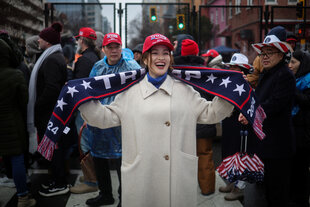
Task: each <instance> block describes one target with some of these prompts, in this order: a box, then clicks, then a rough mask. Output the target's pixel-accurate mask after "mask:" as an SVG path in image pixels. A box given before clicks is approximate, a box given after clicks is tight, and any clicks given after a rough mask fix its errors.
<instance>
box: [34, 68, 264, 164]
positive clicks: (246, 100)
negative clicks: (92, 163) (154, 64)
mask: <svg viewBox="0 0 310 207" xmlns="http://www.w3.org/2000/svg"><path fill="white" fill-rule="evenodd" d="M145 73H146V70H145V69H143V68H141V69H139V70H132V71H126V72H121V73H118V74H108V75H102V76H96V77H93V78H83V79H76V80H71V81H69V82H68V83H67V84H66V85H65V86H64V87H63V88H62V90H61V92H60V95H59V97H58V100H57V104H56V106H55V108H54V111H53V113H52V116H51V118H50V120H49V122H48V126H47V129H46V131H45V134H44V137H43V139H42V141H41V142H40V144H39V145H38V151H39V152H40V153H41V154H42V155H43V156H44V157H45V158H46V159H47V160H51V159H52V157H53V152H54V150H55V149H57V142H58V141H59V139H60V138H61V137H62V136H63V135H64V134H67V133H68V132H69V130H70V129H69V128H68V124H69V123H70V121H71V120H72V116H73V114H74V112H75V111H76V110H77V109H78V107H79V106H80V105H81V104H83V103H85V102H87V101H90V100H98V99H102V98H106V97H109V96H114V95H116V94H118V93H121V92H123V91H124V90H127V89H128V88H130V87H131V86H133V85H134V84H136V83H138V82H139V81H140V80H142V79H143V77H144V75H145ZM171 75H172V76H173V77H174V78H176V79H179V80H180V81H182V82H184V83H186V84H189V85H191V86H193V87H194V88H195V89H196V90H199V91H205V92H208V93H210V94H213V95H215V96H219V97H221V98H223V99H225V100H226V101H228V102H230V103H231V104H233V105H234V106H235V107H236V108H237V109H238V110H239V111H240V112H241V113H242V114H243V115H244V116H245V117H246V118H247V119H248V121H249V123H250V124H251V125H252V126H253V129H254V131H255V133H256V135H257V136H258V138H260V139H263V138H264V137H265V134H264V132H263V131H262V122H263V120H264V119H265V118H266V115H265V113H264V110H263V109H262V107H261V106H260V105H259V104H258V102H257V100H256V98H255V94H254V91H253V89H252V88H251V87H250V85H249V84H248V83H247V81H246V80H245V79H244V78H243V76H242V73H240V72H236V71H231V70H223V69H214V68H205V67H194V66H175V67H174V70H173V71H172V74H171Z"/></svg>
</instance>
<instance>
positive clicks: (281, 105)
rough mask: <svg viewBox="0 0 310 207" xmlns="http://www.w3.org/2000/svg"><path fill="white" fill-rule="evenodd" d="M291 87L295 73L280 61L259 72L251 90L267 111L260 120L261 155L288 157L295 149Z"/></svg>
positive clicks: (293, 84) (292, 93) (259, 153)
mask: <svg viewBox="0 0 310 207" xmlns="http://www.w3.org/2000/svg"><path fill="white" fill-rule="evenodd" d="M295 89H296V83H295V77H294V75H293V74H292V72H291V71H290V70H289V68H288V67H287V66H286V65H285V64H284V63H283V62H280V63H279V64H278V65H276V66H275V67H273V68H271V69H270V70H264V71H263V72H262V73H261V74H260V77H259V81H258V85H257V87H256V89H255V94H256V97H257V99H258V101H259V103H260V104H261V106H262V107H263V109H264V111H265V113H266V115H267V118H266V119H265V120H264V122H263V131H264V132H265V134H266V137H265V139H264V140H262V141H259V140H258V151H257V153H258V156H260V157H261V158H288V157H290V156H292V154H293V153H294V151H295V137H294V133H293V124H292V115H291V112H292V107H293V102H294V94H295Z"/></svg>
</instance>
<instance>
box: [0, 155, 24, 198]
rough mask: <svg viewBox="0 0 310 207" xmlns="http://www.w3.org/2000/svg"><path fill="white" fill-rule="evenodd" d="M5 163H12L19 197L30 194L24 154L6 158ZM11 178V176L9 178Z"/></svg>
mask: <svg viewBox="0 0 310 207" xmlns="http://www.w3.org/2000/svg"><path fill="white" fill-rule="evenodd" d="M4 160H5V162H7V161H10V167H11V172H12V177H13V180H14V183H15V186H16V191H17V196H23V195H26V194H27V193H28V188H27V184H26V181H27V176H26V167H25V162H24V154H20V155H14V156H5V157H4ZM8 177H9V176H8Z"/></svg>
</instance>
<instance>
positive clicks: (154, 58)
mask: <svg viewBox="0 0 310 207" xmlns="http://www.w3.org/2000/svg"><path fill="white" fill-rule="evenodd" d="M143 61H144V64H145V65H147V66H148V69H149V74H150V76H151V77H153V78H157V77H160V76H162V75H164V74H165V73H166V72H167V71H168V69H169V67H170V66H171V64H172V57H171V53H170V51H169V49H168V47H167V46H164V45H155V46H154V47H152V48H151V49H150V50H149V52H148V53H147V56H146V57H145V58H144V59H143Z"/></svg>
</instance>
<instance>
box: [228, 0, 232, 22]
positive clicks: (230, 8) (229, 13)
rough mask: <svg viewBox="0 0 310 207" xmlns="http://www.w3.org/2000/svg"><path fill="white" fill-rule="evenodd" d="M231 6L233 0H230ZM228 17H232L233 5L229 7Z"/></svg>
mask: <svg viewBox="0 0 310 207" xmlns="http://www.w3.org/2000/svg"><path fill="white" fill-rule="evenodd" d="M229 6H232V2H231V0H229ZM228 18H229V19H231V18H232V7H229V10H228Z"/></svg>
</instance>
